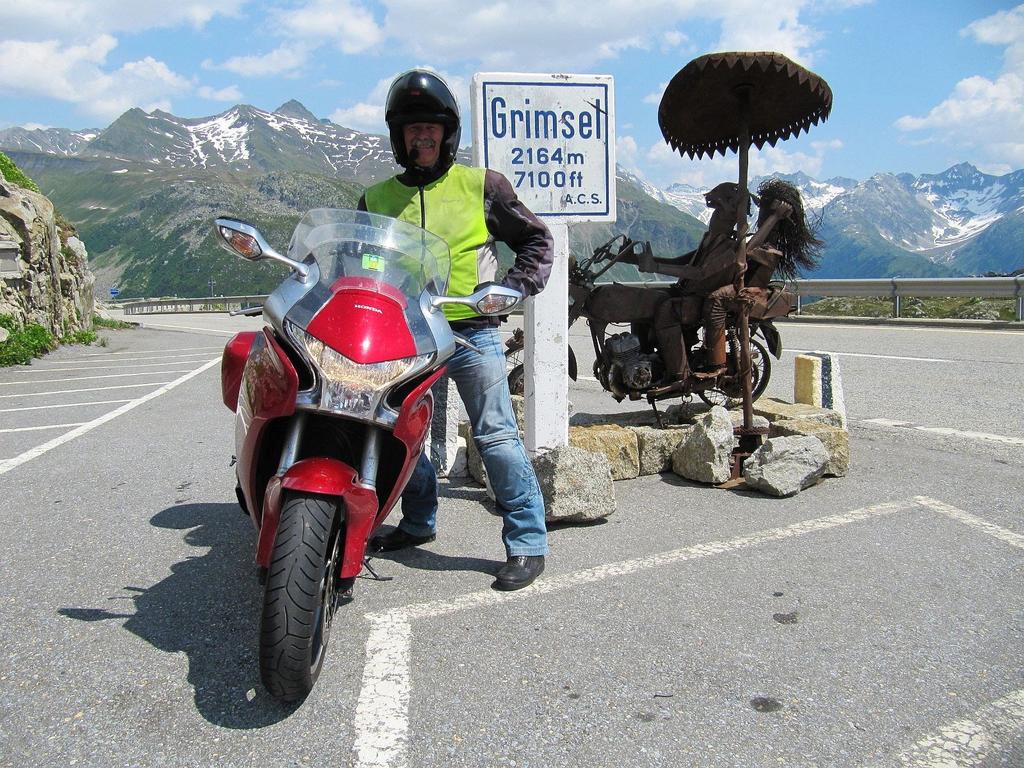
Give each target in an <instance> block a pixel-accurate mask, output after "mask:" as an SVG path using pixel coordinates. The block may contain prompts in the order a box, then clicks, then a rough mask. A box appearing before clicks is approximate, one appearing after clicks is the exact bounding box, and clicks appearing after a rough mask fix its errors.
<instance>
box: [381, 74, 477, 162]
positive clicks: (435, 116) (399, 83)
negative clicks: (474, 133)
mask: <svg viewBox="0 0 1024 768" xmlns="http://www.w3.org/2000/svg"><path fill="white" fill-rule="evenodd" d="M384 120H385V122H387V124H388V129H389V131H390V132H391V151H392V152H394V153H395V160H397V161H398V164H399V165H401V166H402V167H403V168H407V169H409V170H412V169H411V168H410V166H412V162H411V161H410V160H409V154H408V153H407V152H406V151H405V137H404V136H403V134H402V128H403V127H404V126H406V125H408V124H409V123H440V124H441V125H443V126H444V138H443V139H442V141H441V152H440V155H439V156H438V159H437V163H438V166H440V167H441V168H447V167H448V166H449V165H451V164H452V163H453V162H454V161H455V153H456V152H458V151H459V136H460V135H461V134H462V125H461V123H460V122H459V104H458V102H457V101H455V96H454V95H453V94H452V92H451V89H449V88H448V85H447V84H446V83H445V81H444V80H442V79H441V78H440V77H438V76H437V75H435V74H434V73H433V72H427V71H426V70H423V69H412V70H409V71H408V72H404V73H402V74H401V75H399V76H398V77H396V78H395V81H394V82H393V83H392V84H391V88H390V89H389V90H388V100H387V105H386V107H385V111H384Z"/></svg>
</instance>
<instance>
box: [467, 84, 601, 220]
mask: <svg viewBox="0 0 1024 768" xmlns="http://www.w3.org/2000/svg"><path fill="white" fill-rule="evenodd" d="M614 103H615V88H614V81H613V80H612V77H611V75H556V74H550V75H539V74H515V73H507V72H505V73H481V74H477V75H475V76H474V77H473V90H472V108H473V129H474V135H475V137H476V140H475V141H474V143H473V147H474V161H475V163H476V164H477V165H482V166H484V167H486V168H490V169H492V170H495V171H500V172H501V173H503V174H504V175H505V176H506V177H508V180H509V181H510V182H512V186H513V187H514V188H515V191H516V194H517V195H518V196H519V199H521V200H522V201H523V202H524V203H525V204H526V206H527V207H528V208H529V209H530V210H532V211H533V212H534V213H536V214H537V215H538V216H544V217H546V218H548V219H549V220H550V219H551V218H557V219H560V220H563V221H566V222H576V221H614V220H615V119H614V115H615V113H614Z"/></svg>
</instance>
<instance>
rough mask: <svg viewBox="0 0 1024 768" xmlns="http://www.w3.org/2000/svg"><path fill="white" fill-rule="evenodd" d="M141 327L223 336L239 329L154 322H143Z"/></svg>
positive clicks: (232, 333) (232, 334)
mask: <svg viewBox="0 0 1024 768" xmlns="http://www.w3.org/2000/svg"><path fill="white" fill-rule="evenodd" d="M142 327H143V328H159V329H160V330H164V331H199V332H200V333H216V334H220V335H225V336H234V335H235V334H236V333H238V332H239V331H237V330H236V331H222V330H219V329H217V328H200V327H198V326H194V325H156V324H155V323H143V324H142Z"/></svg>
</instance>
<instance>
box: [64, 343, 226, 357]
mask: <svg viewBox="0 0 1024 768" xmlns="http://www.w3.org/2000/svg"><path fill="white" fill-rule="evenodd" d="M215 349H218V350H219V349H223V347H219V346H213V347H172V348H171V349H132V350H124V351H122V352H89V353H87V354H84V355H82V357H83V358H86V357H110V356H111V355H155V354H163V353H166V352H212V351H213V350H215Z"/></svg>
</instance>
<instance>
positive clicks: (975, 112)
mask: <svg viewBox="0 0 1024 768" xmlns="http://www.w3.org/2000/svg"><path fill="white" fill-rule="evenodd" d="M961 34H962V35H963V36H965V37H971V38H973V39H974V40H976V41H977V42H979V43H983V44H988V45H1002V46H1006V50H1005V52H1004V54H1003V71H1002V72H1001V73H1000V74H999V75H998V76H997V77H996V78H995V79H989V78H987V77H982V76H981V75H974V76H971V77H967V78H964V79H963V80H961V81H960V82H958V83H957V84H956V85H955V86H954V88H953V91H952V93H950V95H949V96H947V97H946V98H945V99H944V100H943V101H942V102H940V103H939V104H937V105H936V106H934V107H933V108H932V109H931V110H929V112H928V113H927V114H926V115H919V116H915V115H904V116H903V117H901V118H899V119H898V120H897V121H896V123H895V125H896V127H897V128H898V129H899V130H901V131H903V132H904V133H906V134H911V135H913V137H914V138H913V139H912V141H916V142H921V143H943V144H948V145H950V146H951V147H956V148H957V149H958V151H959V152H963V150H964V149H966V150H968V151H971V152H973V153H974V154H975V155H976V157H975V158H973V159H974V160H975V162H977V163H979V164H985V165H986V167H1006V166H1007V164H1011V165H1013V166H1014V167H1017V168H1020V167H1021V166H1022V165H1024V5H1018V6H1017V7H1016V8H1013V9H1011V10H1007V11H999V12H998V13H994V14H992V15H990V16H986V17H984V18H982V19H978V20H977V21H974V22H972V23H971V24H969V25H968V26H967V27H966V28H965V29H963V30H962V31H961Z"/></svg>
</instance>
